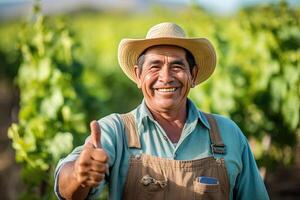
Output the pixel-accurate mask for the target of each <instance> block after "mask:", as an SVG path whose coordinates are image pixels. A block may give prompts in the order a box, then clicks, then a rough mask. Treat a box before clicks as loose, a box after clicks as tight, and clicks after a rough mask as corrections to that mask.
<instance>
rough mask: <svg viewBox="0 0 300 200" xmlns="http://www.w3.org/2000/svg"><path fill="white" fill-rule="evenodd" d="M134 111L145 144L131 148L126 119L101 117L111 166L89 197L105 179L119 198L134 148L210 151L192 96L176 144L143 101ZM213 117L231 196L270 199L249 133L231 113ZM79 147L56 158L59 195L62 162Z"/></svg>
mask: <svg viewBox="0 0 300 200" xmlns="http://www.w3.org/2000/svg"><path fill="white" fill-rule="evenodd" d="M132 113H133V115H134V117H135V120H136V128H137V131H138V134H139V137H140V142H141V147H142V148H141V149H134V148H131V149H129V148H128V146H127V139H126V134H125V132H124V125H123V123H122V120H121V118H120V115H119V114H111V115H109V116H106V117H104V118H102V119H100V120H99V123H100V125H101V143H102V147H103V148H104V149H105V150H106V152H107V154H108V155H109V166H110V168H109V169H110V170H109V174H107V175H106V180H105V181H102V182H101V184H100V185H99V186H98V187H96V188H93V189H91V191H90V193H89V198H90V199H94V198H96V197H98V196H99V195H100V193H101V191H102V190H103V188H104V186H105V184H108V185H109V199H112V200H118V199H121V197H122V192H123V187H124V184H125V180H126V176H127V171H128V164H129V159H130V156H131V155H132V154H140V153H145V154H150V155H153V156H159V157H162V158H166V159H174V160H195V159H200V158H205V157H208V156H212V153H211V149H210V137H209V129H210V126H209V123H208V121H207V120H206V118H205V116H204V114H203V113H202V112H201V111H199V110H198V109H197V108H196V107H195V105H194V104H193V103H192V102H191V101H190V100H189V101H188V117H187V120H186V123H185V126H184V128H183V130H182V134H181V137H180V139H179V141H178V143H177V144H176V146H174V144H172V142H171V141H170V140H169V138H168V137H167V135H166V133H165V131H164V130H163V129H162V127H161V126H160V125H159V124H158V122H157V121H155V120H154V119H153V117H152V115H151V113H150V112H149V110H148V108H147V106H146V104H145V102H144V101H143V102H142V103H141V105H139V106H138V107H137V108H136V109H135V110H133V111H132ZM214 117H215V119H216V121H217V124H218V127H219V130H220V134H221V137H222V140H223V142H224V144H225V145H226V154H225V155H219V154H215V157H224V159H225V165H226V168H227V173H228V177H229V183H230V199H233V194H234V193H235V197H236V198H237V199H243V200H247V199H249V200H252V199H256V200H260V199H261V200H265V199H269V197H268V193H267V191H266V188H265V185H264V183H263V181H262V179H261V177H260V174H259V171H258V169H257V165H256V162H255V160H254V157H253V155H252V153H251V150H250V148H249V144H248V142H247V139H246V137H245V136H244V135H243V133H242V132H241V130H240V129H239V127H238V126H237V125H236V124H235V123H234V122H233V121H231V120H230V119H228V118H225V117H222V116H220V115H214ZM81 151H82V146H80V147H77V148H75V149H74V151H73V152H72V153H71V154H69V155H68V156H67V157H66V158H64V159H62V160H60V162H59V163H58V165H57V168H56V172H55V192H56V194H57V195H58V197H59V192H58V189H57V177H58V174H59V171H60V169H61V167H62V166H63V164H65V163H66V162H69V161H73V160H75V159H76V158H77V157H78V156H79V154H80V152H81ZM233 191H234V192H233Z"/></svg>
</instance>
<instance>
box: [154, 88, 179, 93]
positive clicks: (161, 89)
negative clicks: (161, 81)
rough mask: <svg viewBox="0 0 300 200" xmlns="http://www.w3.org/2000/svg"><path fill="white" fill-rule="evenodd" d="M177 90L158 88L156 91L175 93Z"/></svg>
mask: <svg viewBox="0 0 300 200" xmlns="http://www.w3.org/2000/svg"><path fill="white" fill-rule="evenodd" d="M176 89H177V88H175V87H174V88H156V89H155V90H157V91H158V92H175V90H176Z"/></svg>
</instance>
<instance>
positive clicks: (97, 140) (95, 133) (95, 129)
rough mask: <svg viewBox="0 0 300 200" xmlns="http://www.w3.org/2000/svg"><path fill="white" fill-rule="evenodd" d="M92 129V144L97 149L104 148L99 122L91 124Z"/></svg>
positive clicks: (94, 121)
mask: <svg viewBox="0 0 300 200" xmlns="http://www.w3.org/2000/svg"><path fill="white" fill-rule="evenodd" d="M90 128H91V142H92V144H93V145H94V147H95V148H102V146H101V130H100V126H99V124H98V122H97V121H96V120H93V121H92V122H91V123H90Z"/></svg>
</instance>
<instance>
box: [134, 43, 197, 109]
mask: <svg viewBox="0 0 300 200" xmlns="http://www.w3.org/2000/svg"><path fill="white" fill-rule="evenodd" d="M144 56H145V57H144V59H145V60H144V63H143V66H142V68H141V69H139V67H138V66H135V71H136V76H137V85H138V87H139V88H141V89H142V92H143V95H144V98H145V101H146V104H147V106H148V107H149V109H150V110H152V111H156V112H168V111H178V110H180V109H181V108H182V107H183V106H184V107H185V106H186V100H187V95H188V93H189V90H190V88H191V87H192V86H193V85H194V84H193V83H194V77H195V75H196V74H197V67H194V68H193V70H192V72H191V71H190V67H189V64H188V62H187V60H186V51H185V50H184V49H182V48H180V47H176V46H154V47H151V48H149V49H148V50H147V51H146V52H145V54H144Z"/></svg>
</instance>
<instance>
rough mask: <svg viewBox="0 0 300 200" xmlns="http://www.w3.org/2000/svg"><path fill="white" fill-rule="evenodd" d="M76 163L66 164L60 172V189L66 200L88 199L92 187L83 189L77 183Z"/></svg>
mask: <svg viewBox="0 0 300 200" xmlns="http://www.w3.org/2000/svg"><path fill="white" fill-rule="evenodd" d="M74 163H75V161H72V162H68V163H66V164H65V165H64V166H63V167H62V169H61V170H60V173H59V177H58V188H59V193H60V195H61V196H62V197H63V198H65V199H86V197H87V195H88V193H89V190H90V187H82V186H81V185H80V183H79V182H78V181H77V179H76V176H75V170H74Z"/></svg>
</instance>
